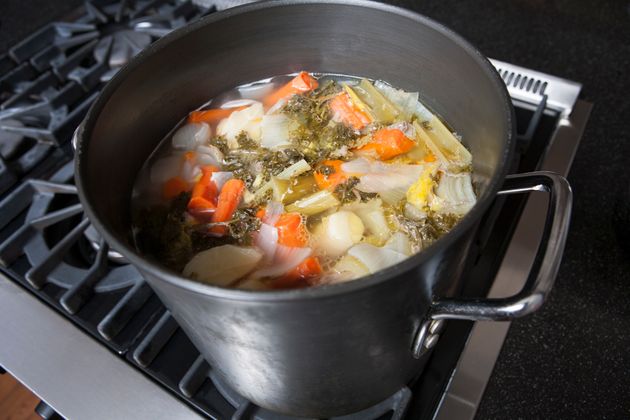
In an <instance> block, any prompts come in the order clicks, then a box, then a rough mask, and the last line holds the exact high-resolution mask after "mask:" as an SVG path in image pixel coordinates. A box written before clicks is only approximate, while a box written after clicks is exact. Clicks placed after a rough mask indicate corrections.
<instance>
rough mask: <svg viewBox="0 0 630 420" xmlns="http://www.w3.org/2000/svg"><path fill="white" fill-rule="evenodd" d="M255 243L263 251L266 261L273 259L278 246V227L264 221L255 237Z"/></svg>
mask: <svg viewBox="0 0 630 420" xmlns="http://www.w3.org/2000/svg"><path fill="white" fill-rule="evenodd" d="M254 244H255V245H256V246H257V247H258V248H260V250H261V251H262V252H263V254H264V256H265V261H267V262H269V261H273V259H274V257H275V255H276V249H277V247H278V228H275V227H273V226H271V225H268V224H267V223H262V224H261V225H260V229H259V230H258V232H256V235H255V237H254Z"/></svg>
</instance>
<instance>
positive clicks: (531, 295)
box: [412, 171, 572, 358]
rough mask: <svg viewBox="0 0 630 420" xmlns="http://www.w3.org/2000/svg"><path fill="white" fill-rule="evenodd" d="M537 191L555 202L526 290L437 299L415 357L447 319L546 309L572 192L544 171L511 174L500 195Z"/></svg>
mask: <svg viewBox="0 0 630 420" xmlns="http://www.w3.org/2000/svg"><path fill="white" fill-rule="evenodd" d="M533 191H543V192H546V193H548V194H549V195H550V196H549V206H548V208H547V218H546V221H545V229H544V232H543V239H542V242H541V244H540V246H539V248H538V251H537V253H536V258H535V259H534V264H533V266H532V269H531V271H530V273H529V275H528V277H527V281H526V282H525V285H524V286H523V289H522V290H521V291H520V292H518V293H517V294H516V295H514V296H510V297H506V298H435V299H434V300H433V303H432V304H431V309H430V310H429V314H428V317H427V319H425V320H424V322H423V323H422V325H421V326H420V328H419V330H418V332H417V334H416V336H415V339H414V342H413V347H412V351H413V355H414V357H416V358H419V357H420V356H422V354H424V353H425V352H426V351H427V350H428V349H430V348H431V347H433V345H434V344H435V342H436V341H437V338H438V337H437V333H436V331H439V329H440V328H441V324H442V323H443V322H444V321H443V320H447V319H464V320H471V321H507V320H511V319H515V318H520V317H522V316H525V315H528V314H530V313H532V312H534V311H536V310H538V309H539V308H540V307H541V305H542V304H543V302H544V301H545V298H546V296H547V294H548V293H549V291H550V290H551V288H552V286H553V283H554V281H555V279H556V275H557V274H558V269H559V267H560V260H561V258H562V253H563V251H564V245H565V242H566V239H567V233H568V231H569V220H570V218H571V202H572V193H571V187H570V186H569V183H568V182H567V180H566V179H565V178H564V177H563V176H561V175H558V174H556V173H553V172H546V171H539V172H529V173H523V174H517V175H509V176H507V177H506V180H505V183H504V185H503V189H502V190H500V191H499V192H498V195H507V194H518V193H528V192H533ZM434 333H435V334H434ZM432 337H433V338H432Z"/></svg>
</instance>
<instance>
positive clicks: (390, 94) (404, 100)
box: [374, 80, 433, 121]
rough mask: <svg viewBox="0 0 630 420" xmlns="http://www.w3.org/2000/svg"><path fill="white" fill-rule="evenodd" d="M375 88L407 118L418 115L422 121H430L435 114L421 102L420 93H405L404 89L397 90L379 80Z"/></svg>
mask: <svg viewBox="0 0 630 420" xmlns="http://www.w3.org/2000/svg"><path fill="white" fill-rule="evenodd" d="M374 86H375V87H376V88H377V89H378V90H380V91H381V93H382V94H383V95H384V96H385V97H386V98H387V99H389V100H390V102H392V103H393V104H394V105H396V107H398V108H399V109H400V110H401V111H402V112H403V113H404V114H406V116H407V117H411V116H412V115H416V116H418V117H419V118H420V120H421V121H430V120H431V118H433V114H432V113H431V111H429V110H428V109H427V108H426V107H425V106H424V105H422V103H421V102H420V101H419V96H420V95H419V94H418V92H405V91H404V90H402V89H396V88H394V87H392V86H390V85H389V84H387V83H385V82H383V81H381V80H377V81H376V82H375V83H374Z"/></svg>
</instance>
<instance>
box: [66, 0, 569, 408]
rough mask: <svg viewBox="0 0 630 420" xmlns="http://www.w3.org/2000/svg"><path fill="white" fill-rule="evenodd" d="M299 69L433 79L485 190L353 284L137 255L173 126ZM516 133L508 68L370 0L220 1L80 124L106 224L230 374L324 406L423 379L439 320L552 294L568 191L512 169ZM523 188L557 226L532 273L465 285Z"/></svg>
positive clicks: (427, 96)
mask: <svg viewBox="0 0 630 420" xmlns="http://www.w3.org/2000/svg"><path fill="white" fill-rule="evenodd" d="M301 69H305V70H308V71H321V72H334V73H344V74H352V75H360V76H366V77H369V78H375V79H383V80H387V81H389V82H391V83H392V84H393V85H394V86H398V87H401V88H403V89H406V90H411V91H415V90H418V91H420V92H421V95H422V99H423V100H424V102H425V103H427V104H428V105H429V106H430V107H431V108H433V109H434V110H435V111H437V112H438V113H439V114H440V115H442V116H443V117H444V118H445V119H446V121H448V122H449V123H450V124H451V125H452V126H453V127H454V128H455V129H456V131H457V132H458V133H460V134H462V135H463V138H464V142H465V143H466V145H467V146H468V147H469V148H470V150H471V151H472V154H473V156H474V161H473V166H474V174H475V182H476V185H477V188H478V192H479V202H478V204H477V205H476V206H475V207H474V208H473V209H472V210H471V211H470V213H469V214H468V215H467V216H466V217H465V218H464V219H463V220H462V221H461V223H459V224H458V225H457V226H456V227H455V228H454V229H453V231H452V232H450V233H449V234H448V235H446V236H445V237H444V238H442V239H440V240H439V241H438V242H437V243H435V244H434V245H433V246H431V247H430V248H429V249H427V250H426V251H423V252H422V253H420V254H419V255H416V256H414V257H412V258H409V259H408V260H406V261H404V262H402V263H400V264H398V265H396V266H393V267H390V268H389V269H387V270H384V271H382V272H380V273H377V274H375V275H372V276H369V277H367V278H365V279H362V280H359V281H354V282H350V283H346V284H340V285H332V286H324V287H316V288H312V289H305V290H288V291H272V292H253V291H241V290H229V289H222V288H217V287H212V286H208V285H204V284H199V283H195V282H192V281H188V280H186V279H184V278H182V277H180V276H179V275H178V274H177V273H173V272H170V271H167V270H164V269H163V268H162V267H160V266H159V264H158V263H156V262H154V261H151V260H149V259H147V258H146V257H144V256H142V255H140V254H138V253H137V252H136V250H135V249H134V247H133V246H132V245H131V243H130V241H129V236H130V211H129V200H130V192H131V188H132V183H133V181H134V179H135V176H136V173H137V172H138V170H139V169H140V167H141V165H142V163H143V162H144V160H145V159H146V158H147V156H148V155H149V154H150V152H151V151H152V150H153V149H154V147H155V146H156V145H157V143H158V142H159V141H160V139H161V138H162V137H163V135H164V134H165V133H167V132H168V131H169V129H170V128H171V127H173V125H175V124H176V123H177V122H178V121H179V119H180V118H181V117H182V115H185V114H186V113H187V112H189V111H190V110H192V109H194V108H196V107H197V106H198V105H199V104H201V103H203V102H205V101H206V100H207V99H208V98H210V97H212V96H214V95H216V94H218V93H220V92H221V91H224V90H226V89H228V88H231V87H233V86H235V85H238V84H241V83H244V82H247V81H253V80H258V79H261V78H264V77H268V76H271V75H276V74H284V73H289V72H294V71H298V70H301ZM513 137H514V126H513V111H512V107H511V103H510V99H509V97H508V95H507V93H506V89H505V87H504V85H503V83H502V81H501V80H500V79H499V77H498V76H497V74H496V73H495V71H494V69H493V68H492V66H491V65H490V63H489V62H488V61H487V60H486V59H485V58H484V57H483V56H482V55H481V54H480V53H479V52H478V51H477V50H475V49H474V48H473V47H472V46H470V45H469V44H468V43H467V42H466V41H464V40H463V39H462V38H460V37H459V36H457V35H456V34H454V33H453V32H451V31H450V30H448V29H446V28H445V27H443V26H441V25H439V24H437V23H435V22H433V21H431V20H429V19H427V18H425V17H423V16H420V15H417V14H415V13H412V12H409V11H405V10H402V9H398V8H395V7H391V6H387V5H383V4H378V3H369V2H365V1H352V2H348V1H325V2H317V3H312V2H304V1H275V2H269V3H260V4H254V5H249V6H245V7H242V8H237V9H231V10H228V11H226V12H222V13H217V14H212V15H210V16H208V17H206V18H204V19H202V20H201V21H199V22H196V23H194V24H192V25H189V26H187V27H184V28H182V29H180V30H177V31H175V32H173V33H172V34H170V35H168V36H166V37H165V38H163V39H161V40H160V41H158V42H156V43H155V44H153V45H152V46H150V47H149V48H148V49H147V50H145V51H144V52H143V53H141V54H140V55H139V56H138V57H137V58H135V59H134V60H133V61H132V62H131V63H130V64H129V65H127V66H126V67H125V68H124V69H122V70H121V71H120V72H119V73H118V74H117V75H116V77H114V79H113V80H112V81H111V82H110V83H109V84H108V85H107V86H106V87H105V89H104V90H103V93H102V94H101V96H100V97H99V98H98V99H97V101H96V102H95V103H94V105H93V106H92V108H91V110H90V111H89V113H88V115H87V117H86V119H85V120H84V122H83V123H82V125H81V126H80V127H79V129H78V130H77V134H76V142H77V153H76V174H77V179H76V181H77V185H78V187H79V194H80V197H81V201H82V202H83V204H84V206H85V210H86V212H87V215H88V216H89V218H90V220H91V221H92V223H93V224H94V226H95V227H96V228H97V229H98V230H99V231H100V232H101V233H102V234H103V236H104V237H105V239H106V240H107V241H109V242H110V243H111V245H112V246H113V247H114V248H116V249H117V250H118V251H119V252H121V253H122V254H123V255H124V256H125V257H127V258H128V259H129V261H131V262H132V263H133V264H135V265H136V266H137V267H138V268H139V270H140V271H141V272H142V273H143V274H144V276H145V278H146V280H147V281H148V282H149V284H150V285H151V286H152V287H153V289H154V290H155V292H156V293H157V294H158V295H159V296H160V298H161V299H162V300H163V302H164V303H165V304H166V306H167V307H168V308H169V309H170V311H171V313H172V314H173V316H174V317H175V319H176V320H177V321H178V323H179V324H180V325H181V327H182V328H183V329H184V330H185V331H186V332H187V334H188V335H189V337H190V338H191V339H192V341H193V342H194V343H195V345H196V346H197V347H198V348H199V350H200V351H201V352H202V353H203V354H204V356H205V357H206V358H207V360H208V361H209V362H210V364H211V365H212V367H213V369H215V370H216V371H218V372H219V373H220V374H221V375H222V376H223V378H224V379H225V381H227V382H228V383H229V384H230V385H231V386H232V387H233V388H234V389H236V390H237V391H238V392H240V393H241V394H242V395H244V396H245V397H247V398H249V399H251V400H252V401H254V402H255V403H256V404H259V405H260V406H263V407H266V408H269V409H272V410H276V411H279V412H283V413H290V414H297V415H304V416H315V417H326V416H332V415H339V414H343V413H348V412H351V411H355V410H358V409H361V408H364V407H366V406H369V405H371V404H374V403H376V402H378V401H380V400H382V399H384V398H386V397H387V396H388V395H389V394H391V393H392V392H394V391H396V390H397V389H398V388H399V387H400V386H401V385H403V384H405V383H407V382H409V381H410V380H412V378H414V377H415V376H416V375H417V374H418V373H419V372H420V370H421V369H422V367H423V365H424V363H425V361H426V351H427V348H428V347H430V345H428V344H427V343H430V341H433V339H432V340H429V341H427V340H426V338H427V337H428V336H429V335H430V331H429V330H430V328H429V326H430V325H431V322H432V321H435V320H440V319H448V318H459V319H471V320H479V319H483V320H501V319H511V318H515V317H519V316H522V315H525V314H527V313H530V312H532V311H534V310H535V309H537V308H538V307H539V306H540V304H541V303H542V301H543V300H544V298H545V295H546V294H547V292H548V291H549V289H550V288H551V285H552V283H553V279H554V277H555V274H556V272H557V268H558V264H559V260H560V257H561V254H562V250H563V247H564V242H565V238H566V232H567V228H568V221H569V215H570V207H571V202H570V201H571V195H570V189H569V187H568V184H567V183H566V181H565V180H564V179H563V178H561V177H559V176H557V175H554V174H548V173H537V174H526V175H522V176H517V177H512V178H509V179H508V180H507V181H506V178H505V174H506V162H508V160H509V158H510V155H511V152H512V149H513V145H514V139H513ZM502 186H503V188H504V190H503V191H502V192H499V189H500V188H501V187H502ZM526 190H545V191H548V192H549V193H550V211H549V223H548V224H547V228H548V229H547V235H546V237H547V239H548V240H547V241H546V242H545V246H543V247H542V248H543V249H542V251H541V255H540V258H539V259H538V261H539V264H537V265H536V267H535V268H534V270H533V271H534V272H533V273H532V275H531V276H530V281H529V282H528V284H527V286H526V287H525V289H524V290H523V291H522V292H521V293H519V294H518V295H516V296H513V297H510V298H506V299H498V300H489V299H473V300H469V299H458V298H457V297H456V296H457V294H458V291H459V289H460V272H461V270H462V267H463V262H464V259H465V257H466V253H467V250H468V248H469V245H470V243H471V239H472V237H473V234H474V231H475V229H476V226H477V225H478V222H479V220H480V219H481V217H482V215H483V214H484V212H485V211H486V209H487V208H488V206H489V204H490V203H491V201H492V200H493V199H494V198H495V196H496V195H497V194H499V193H509V192H523V191H526ZM433 325H434V327H435V324H433Z"/></svg>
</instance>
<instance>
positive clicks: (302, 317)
mask: <svg viewBox="0 0 630 420" xmlns="http://www.w3.org/2000/svg"><path fill="white" fill-rule="evenodd" d="M468 242H469V241H468V240H467V239H466V237H464V240H462V241H461V242H458V243H457V244H454V246H451V247H449V248H447V249H446V250H445V252H443V253H440V254H439V255H436V256H435V257H434V258H433V259H432V260H431V261H430V262H429V263H428V264H423V265H422V266H416V267H413V268H411V269H410V270H408V271H405V272H403V273H399V274H398V276H396V277H395V278H392V279H391V280H389V281H388V282H384V283H381V284H378V285H376V286H374V287H371V288H366V289H363V290H360V291H358V292H355V293H348V294H344V295H343V296H329V297H326V298H320V299H309V300H306V301H303V300H298V299H288V300H285V301H272V302H269V301H264V300H230V299H224V298H217V297H214V296H208V295H204V294H200V293H196V292H194V291H191V290H188V289H185V288H181V287H178V286H176V285H173V284H172V283H169V282H165V281H163V280H162V279H161V278H160V277H156V276H153V275H152V274H151V273H149V272H144V275H145V278H146V279H147V281H148V282H149V284H150V285H151V286H152V288H153V289H154V290H155V292H156V293H157V294H158V296H159V297H160V298H161V299H162V301H163V302H165V304H166V305H167V306H168V307H169V308H170V310H171V313H172V315H173V317H174V318H175V319H176V320H177V321H178V323H179V324H180V326H181V327H182V328H183V329H184V330H185V331H186V332H187V335H188V336H189V338H190V339H191V340H192V342H193V343H194V344H195V346H196V347H197V348H198V349H199V350H200V351H201V352H202V353H203V355H204V357H205V358H206V360H207V361H208V362H209V363H210V365H211V366H212V369H214V370H215V371H217V372H218V373H219V374H220V375H221V376H222V377H223V378H224V380H225V381H226V382H227V383H229V384H230V385H231V386H232V388H234V389H235V390H237V391H238V392H239V393H240V394H241V395H243V396H245V397H246V398H248V399H250V400H252V401H254V402H255V403H256V404H258V405H260V406H262V407H266V408H270V409H272V410H275V411H278V412H281V413H290V414H294V415H300V416H309V417H316V418H328V417H331V416H336V415H340V414H344V413H351V412H354V411H358V410H360V409H362V408H365V407H369V406H371V405H373V404H375V403H377V402H379V401H381V400H383V399H385V398H386V397H388V396H389V395H391V394H393V393H394V392H396V391H397V390H398V389H400V387H401V386H403V385H404V384H407V383H409V382H410V381H411V380H412V379H413V378H414V376H416V375H417V374H418V373H419V372H420V371H421V369H422V367H423V365H424V363H425V362H426V359H427V357H428V355H425V356H423V357H421V358H419V359H416V358H414V357H413V354H412V351H411V346H412V342H413V337H414V334H415V333H416V332H417V331H418V328H419V327H420V320H421V319H422V318H423V317H424V315H425V314H426V312H427V310H428V308H429V304H430V302H429V297H430V295H431V293H432V289H433V288H435V287H440V288H443V289H453V288H456V287H457V286H458V282H457V279H458V278H459V274H460V271H461V265H462V264H460V262H463V260H464V259H465V254H466V248H467V244H468ZM449 292H450V293H449ZM452 294H453V293H452V292H451V291H450V290H443V291H442V292H440V295H447V296H448V295H452Z"/></svg>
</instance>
